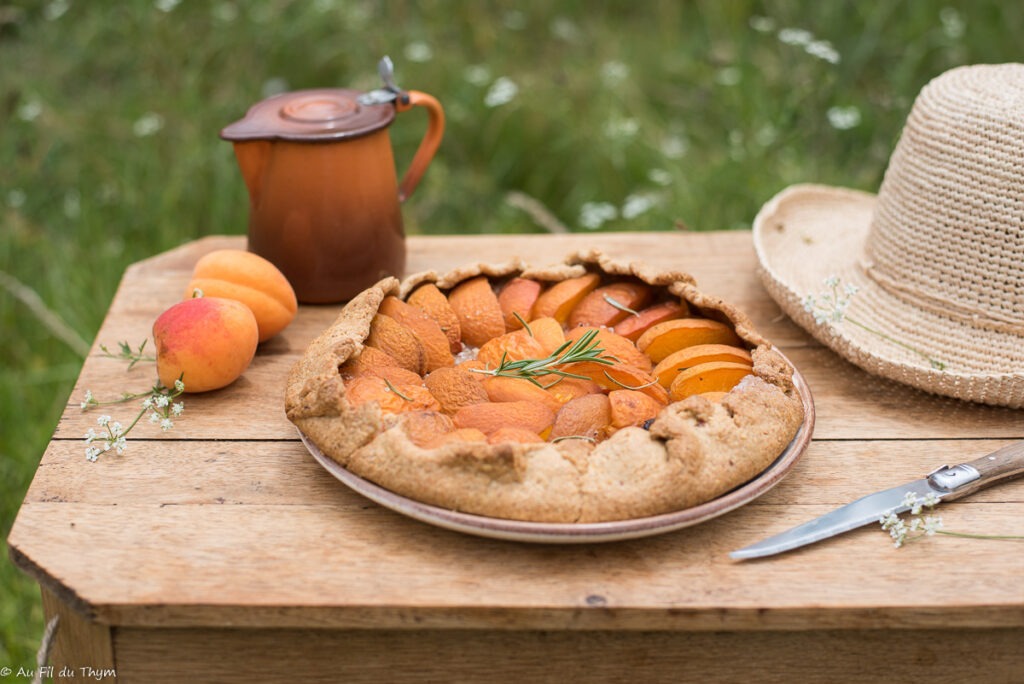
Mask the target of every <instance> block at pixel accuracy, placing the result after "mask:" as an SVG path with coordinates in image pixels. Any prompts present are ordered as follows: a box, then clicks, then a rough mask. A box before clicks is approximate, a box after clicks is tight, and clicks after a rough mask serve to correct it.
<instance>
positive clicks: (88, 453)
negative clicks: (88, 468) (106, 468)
mask: <svg viewBox="0 0 1024 684" xmlns="http://www.w3.org/2000/svg"><path fill="white" fill-rule="evenodd" d="M101 453H102V451H101V450H100V448H99V447H94V446H91V447H89V448H88V449H86V450H85V457H86V458H87V459H88V460H90V461H93V462H96V461H97V460H98V459H99V457H100V454H101Z"/></svg>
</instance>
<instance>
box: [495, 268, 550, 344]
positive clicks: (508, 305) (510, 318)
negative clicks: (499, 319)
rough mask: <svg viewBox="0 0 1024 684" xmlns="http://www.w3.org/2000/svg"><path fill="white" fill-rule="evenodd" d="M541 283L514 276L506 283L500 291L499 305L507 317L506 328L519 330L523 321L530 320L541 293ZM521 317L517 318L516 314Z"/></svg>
mask: <svg viewBox="0 0 1024 684" xmlns="http://www.w3.org/2000/svg"><path fill="white" fill-rule="evenodd" d="M541 287H542V286H541V284H540V283H539V282H537V281H536V280H530V279H529V278H513V279H512V280H510V281H508V282H507V283H505V287H503V288H501V292H499V293H498V305H499V306H500V307H501V315H502V316H504V317H505V330H508V331H512V330H519V329H520V328H522V327H523V323H522V321H520V320H519V319H520V318H521V319H522V320H523V321H528V320H530V312H532V311H533V304H534V302H536V301H537V297H538V296H539V295H540V291H541ZM517 315H518V316H519V318H516V316H517Z"/></svg>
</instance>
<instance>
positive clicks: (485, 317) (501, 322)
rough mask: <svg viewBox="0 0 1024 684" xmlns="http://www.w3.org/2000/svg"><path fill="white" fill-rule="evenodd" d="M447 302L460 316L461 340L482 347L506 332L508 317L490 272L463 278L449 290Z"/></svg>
mask: <svg viewBox="0 0 1024 684" xmlns="http://www.w3.org/2000/svg"><path fill="white" fill-rule="evenodd" d="M448 304H449V305H450V306H451V307H452V310H453V311H454V312H455V315H456V316H458V318H459V327H460V328H461V330H462V341H463V342H464V343H465V344H469V345H471V346H473V347H480V346H482V345H483V344H484V343H485V342H487V341H488V340H490V339H491V338H494V337H498V336H499V335H504V334H505V317H504V316H503V315H502V313H501V306H500V305H499V304H498V297H497V296H496V295H495V294H494V290H492V289H491V283H490V281H488V280H487V276H477V277H476V278H471V279H470V280H466V281H463V282H461V283H459V284H458V285H456V286H455V288H454V289H453V290H452V291H451V292H449V293H448Z"/></svg>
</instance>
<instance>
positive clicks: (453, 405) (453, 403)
mask: <svg viewBox="0 0 1024 684" xmlns="http://www.w3.org/2000/svg"><path fill="white" fill-rule="evenodd" d="M476 375H477V374H476V373H471V372H470V371H469V370H467V369H465V368H463V367H462V365H459V366H455V367H454V368H438V369H437V370H435V371H434V372H433V373H430V374H429V375H427V377H426V378H424V380H423V383H424V384H425V385H426V386H427V389H428V390H430V393H431V394H432V395H434V398H435V399H437V402H438V403H439V404H440V405H441V410H442V411H444V412H445V413H455V412H456V411H458V410H459V409H460V408H462V407H463V406H469V405H471V404H482V403H484V402H485V401H488V398H487V392H486V391H485V390H484V388H483V385H482V384H481V383H480V381H479V380H477V378H476V377H475V376H476Z"/></svg>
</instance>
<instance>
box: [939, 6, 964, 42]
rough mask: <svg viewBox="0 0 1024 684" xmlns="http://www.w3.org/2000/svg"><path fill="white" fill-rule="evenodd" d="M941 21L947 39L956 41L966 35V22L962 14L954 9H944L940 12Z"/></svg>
mask: <svg viewBox="0 0 1024 684" xmlns="http://www.w3.org/2000/svg"><path fill="white" fill-rule="evenodd" d="M939 21H941V22H942V32H943V33H944V34H946V37H947V38H951V39H953V40H956V39H957V38H962V37H963V35H964V29H965V26H964V20H963V18H962V17H961V16H960V13H959V12H957V11H956V9H954V8H952V7H943V8H942V11H940V12H939Z"/></svg>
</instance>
